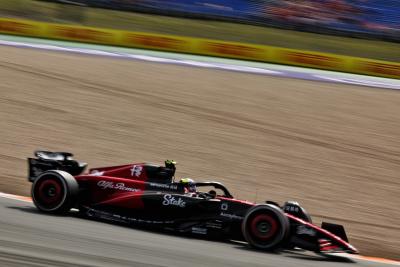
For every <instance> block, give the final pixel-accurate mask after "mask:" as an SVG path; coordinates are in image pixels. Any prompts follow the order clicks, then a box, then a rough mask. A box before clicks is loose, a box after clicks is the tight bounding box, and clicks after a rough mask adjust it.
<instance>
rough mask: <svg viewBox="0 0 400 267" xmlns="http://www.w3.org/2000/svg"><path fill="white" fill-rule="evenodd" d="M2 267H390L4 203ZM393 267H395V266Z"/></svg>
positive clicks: (0, 248)
mask: <svg viewBox="0 0 400 267" xmlns="http://www.w3.org/2000/svg"><path fill="white" fill-rule="evenodd" d="M0 214H1V217H0V223H1V227H0V265H1V266H3V267H6V266H26V267H30V266H32V267H33V266H215V267H216V266H273V267H276V266H285V267H291V266H296V267H303V266H304V267H305V266H307V267H313V266H324V267H333V266H335V267H336V266H353V267H356V266H391V265H388V264H383V263H376V262H369V261H364V260H359V259H357V260H356V259H347V258H337V259H328V258H325V257H321V256H318V255H314V254H308V253H304V252H281V253H279V254H278V253H275V254H273V253H264V252H258V251H253V250H251V249H249V248H247V247H246V245H245V244H242V243H235V242H217V241H210V240H201V239H195V238H188V237H183V236H174V235H170V234H166V233H157V232H149V231H143V230H140V229H133V228H129V227H125V226H120V225H113V224H109V223H104V222H98V221H93V220H88V219H83V218H79V217H77V216H76V215H75V214H74V212H71V214H70V215H69V216H53V215H46V214H42V213H40V212H39V211H37V210H36V208H35V207H34V206H33V204H32V203H29V202H23V201H19V200H12V199H5V198H0ZM392 266H394V265H392Z"/></svg>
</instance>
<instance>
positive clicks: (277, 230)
mask: <svg viewBox="0 0 400 267" xmlns="http://www.w3.org/2000/svg"><path fill="white" fill-rule="evenodd" d="M289 229H290V228H289V220H288V218H287V217H286V216H285V214H284V213H283V212H282V211H281V210H280V209H279V208H278V207H275V206H273V205H268V204H266V205H264V204H261V205H257V206H254V207H253V208H251V209H250V210H249V211H248V212H247V214H246V216H245V218H244V220H243V222H242V233H243V236H244V238H245V240H246V241H247V242H248V243H249V245H250V246H252V247H254V248H257V249H262V250H275V249H277V248H279V247H281V246H282V245H283V244H284V243H285V241H286V239H287V237H288V235H289Z"/></svg>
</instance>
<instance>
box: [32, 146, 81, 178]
mask: <svg viewBox="0 0 400 267" xmlns="http://www.w3.org/2000/svg"><path fill="white" fill-rule="evenodd" d="M34 155H35V156H36V157H35V158H28V181H30V182H34V181H35V179H36V177H38V176H39V175H40V174H41V173H43V172H45V171H49V170H62V171H66V172H68V173H69V174H71V175H79V174H81V173H82V172H83V171H84V170H85V168H86V166H87V163H83V162H78V161H76V160H74V159H73V158H72V157H73V154H72V153H69V152H50V151H42V150H40V151H35V152H34Z"/></svg>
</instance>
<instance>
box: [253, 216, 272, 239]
mask: <svg viewBox="0 0 400 267" xmlns="http://www.w3.org/2000/svg"><path fill="white" fill-rule="evenodd" d="M277 232H278V223H277V221H276V219H275V218H273V217H272V216H270V215H267V214H259V215H256V216H255V217H254V218H253V219H252V220H251V222H250V234H251V235H252V236H253V237H254V238H256V239H258V240H262V241H267V240H269V239H271V238H272V237H274V236H275V235H276V233H277Z"/></svg>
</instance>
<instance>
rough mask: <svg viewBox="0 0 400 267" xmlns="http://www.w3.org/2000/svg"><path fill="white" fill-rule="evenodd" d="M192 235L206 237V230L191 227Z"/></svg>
mask: <svg viewBox="0 0 400 267" xmlns="http://www.w3.org/2000/svg"><path fill="white" fill-rule="evenodd" d="M192 233H194V234H201V235H206V234H207V229H206V228H200V227H192Z"/></svg>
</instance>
